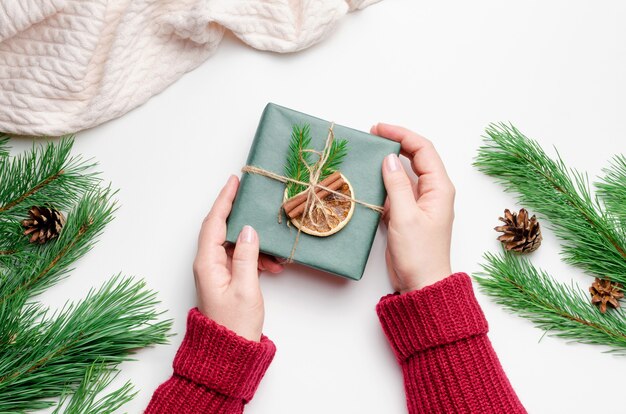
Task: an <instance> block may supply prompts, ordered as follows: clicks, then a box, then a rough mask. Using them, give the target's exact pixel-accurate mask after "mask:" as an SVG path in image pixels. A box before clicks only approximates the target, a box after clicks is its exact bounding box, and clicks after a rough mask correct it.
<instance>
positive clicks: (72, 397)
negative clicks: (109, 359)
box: [52, 363, 137, 414]
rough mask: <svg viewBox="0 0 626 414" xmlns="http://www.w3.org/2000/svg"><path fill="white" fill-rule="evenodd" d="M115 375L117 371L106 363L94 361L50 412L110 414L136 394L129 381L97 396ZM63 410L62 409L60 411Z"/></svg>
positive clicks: (56, 413) (57, 413)
mask: <svg viewBox="0 0 626 414" xmlns="http://www.w3.org/2000/svg"><path fill="white" fill-rule="evenodd" d="M116 377H117V372H115V373H114V372H113V371H112V370H110V369H107V366H106V364H103V363H94V364H92V365H91V366H90V367H89V369H87V371H86V372H85V376H84V377H83V379H82V381H81V382H80V385H79V386H78V387H77V388H76V389H75V390H68V392H67V393H65V394H64V395H63V396H62V397H61V401H60V402H59V405H58V406H57V407H56V409H55V410H54V411H53V413H52V414H61V412H63V413H65V414H90V413H99V414H111V413H114V412H115V410H117V409H119V408H120V407H122V406H123V405H124V404H126V403H127V402H129V401H130V400H132V399H133V397H134V396H135V395H136V394H137V393H136V392H134V391H133V386H132V384H131V383H130V382H126V383H125V384H124V385H123V386H122V387H121V388H118V389H117V390H115V391H113V392H111V393H109V394H107V395H106V396H104V397H101V398H97V396H98V395H100V393H102V392H104V390H105V389H106V387H108V386H109V385H110V384H111V382H112V381H113V380H114V379H115V378H116ZM61 410H63V411H61Z"/></svg>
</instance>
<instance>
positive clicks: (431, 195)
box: [371, 123, 455, 293]
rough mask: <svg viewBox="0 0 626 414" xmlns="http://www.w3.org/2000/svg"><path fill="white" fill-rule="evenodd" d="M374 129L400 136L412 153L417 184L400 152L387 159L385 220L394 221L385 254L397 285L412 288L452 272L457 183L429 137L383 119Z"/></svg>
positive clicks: (393, 137) (397, 138)
mask: <svg viewBox="0 0 626 414" xmlns="http://www.w3.org/2000/svg"><path fill="white" fill-rule="evenodd" d="M371 132H372V134H374V135H379V136H381V137H384V138H388V139H391V140H394V141H397V142H399V143H400V144H401V148H402V150H401V153H402V154H403V155H404V156H406V157H408V158H409V159H411V166H412V167H413V171H414V172H415V174H417V177H418V178H417V184H416V183H415V182H414V180H412V179H411V178H409V176H408V175H407V173H406V171H405V170H404V168H403V167H402V164H401V163H400V160H399V158H398V157H397V156H396V155H395V154H390V155H389V156H387V157H386V158H385V160H384V162H383V180H384V183H385V188H386V189H387V200H386V202H385V213H384V214H383V220H384V222H385V223H386V224H387V226H388V240H387V250H386V252H385V257H386V260H387V268H388V270H389V276H390V279H391V283H392V286H393V288H394V289H395V290H396V291H398V292H400V293H406V292H409V291H412V290H416V289H421V288H423V287H424V286H428V285H431V284H433V283H435V282H437V281H439V280H442V279H444V278H446V277H447V276H449V275H450V274H451V270H450V239H451V237H452V222H453V220H454V193H455V190H454V186H453V185H452V182H451V181H450V178H449V177H448V174H447V173H446V169H445V167H444V165H443V162H442V161H441V158H439V154H437V151H435V148H434V146H433V144H432V143H431V142H430V141H428V140H427V139H426V138H424V137H422V136H420V135H418V134H416V133H414V132H411V131H409V130H407V129H405V128H402V127H398V126H394V125H388V124H382V123H380V124H377V125H374V126H373V127H372V129H371Z"/></svg>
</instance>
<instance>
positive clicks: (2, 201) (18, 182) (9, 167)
mask: <svg viewBox="0 0 626 414" xmlns="http://www.w3.org/2000/svg"><path fill="white" fill-rule="evenodd" d="M73 143H74V138H73V136H68V137H65V138H63V139H62V140H61V142H60V143H52V142H49V143H47V144H43V145H35V144H33V147H32V149H31V150H30V151H27V152H26V153H24V154H21V155H18V156H15V157H11V158H7V159H6V161H3V163H2V168H0V183H2V184H1V185H0V220H7V219H11V218H13V219H19V218H21V217H22V216H24V214H25V212H27V211H28V208H29V207H30V206H33V205H44V204H46V203H52V202H53V203H54V207H55V208H56V209H57V210H68V209H70V208H71V207H72V205H73V204H74V203H76V202H77V201H78V200H79V199H80V197H81V195H82V194H83V193H84V192H85V191H87V190H89V189H91V188H93V186H94V185H95V184H97V183H98V181H99V179H98V177H97V174H96V173H93V172H88V170H89V169H90V168H91V167H93V166H95V163H94V162H93V161H83V160H82V159H81V158H80V157H71V156H70V151H71V149H72V145H73Z"/></svg>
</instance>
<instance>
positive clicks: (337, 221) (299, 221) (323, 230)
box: [283, 174, 356, 237]
mask: <svg viewBox="0 0 626 414" xmlns="http://www.w3.org/2000/svg"><path fill="white" fill-rule="evenodd" d="M341 178H343V180H344V184H343V186H341V187H339V188H338V189H337V190H336V191H337V192H339V193H342V194H345V195H346V196H348V197H352V198H356V197H355V196H354V189H353V188H352V184H350V181H348V179H347V178H346V177H345V176H344V175H343V174H341ZM283 199H284V200H287V189H286V188H285V194H284V197H283ZM324 205H325V207H324V208H325V209H326V216H324V213H323V212H322V211H321V208H320V207H317V208H316V209H315V210H313V212H312V214H311V215H312V218H313V220H311V218H310V217H308V216H305V217H303V216H304V214H302V215H300V216H299V217H296V218H293V219H291V222H292V223H293V225H294V226H296V228H298V229H300V230H301V231H302V232H303V233H307V234H310V235H312V236H318V237H326V236H330V235H331V234H335V233H337V232H338V231H339V230H341V229H343V228H344V227H345V226H346V224H348V222H349V221H350V219H351V218H352V214H354V205H355V203H354V201H352V200H348V199H345V198H343V197H341V196H338V195H336V194H332V193H331V194H329V195H327V196H326V197H324Z"/></svg>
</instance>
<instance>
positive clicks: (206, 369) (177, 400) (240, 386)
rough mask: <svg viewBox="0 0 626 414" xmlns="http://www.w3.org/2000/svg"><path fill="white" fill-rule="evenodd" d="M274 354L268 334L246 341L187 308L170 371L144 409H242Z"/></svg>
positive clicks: (218, 412)
mask: <svg viewBox="0 0 626 414" xmlns="http://www.w3.org/2000/svg"><path fill="white" fill-rule="evenodd" d="M275 352H276V347H275V346H274V343H273V342H272V341H270V340H269V339H268V338H267V337H265V336H263V337H262V338H261V341H260V342H252V341H249V340H247V339H245V338H242V337H240V336H238V335H237V334H235V333H234V332H232V331H230V330H229V329H227V328H225V327H223V326H221V325H218V324H217V323H215V322H214V321H212V320H211V319H209V318H207V317H206V316H204V315H202V314H201V313H200V312H199V311H198V309H192V310H191V311H190V312H189V315H188V317H187V333H186V334H185V338H184V339H183V342H182V344H181V345H180V348H179V349H178V352H177V354H176V358H175V359H174V364H173V366H174V374H173V375H172V377H171V378H170V379H169V380H167V381H166V382H164V383H163V384H161V386H159V388H158V389H157V390H156V391H155V392H154V395H153V396H152V400H151V401H150V404H149V405H148V408H147V409H146V411H145V413H146V414H157V413H159V414H161V413H162V414H172V413H177V414H183V413H184V414H196V413H197V414H200V413H203V414H205V413H211V414H239V413H242V412H243V407H244V405H245V404H246V403H247V402H248V401H250V399H252V396H253V395H254V393H255V391H256V389H257V387H258V385H259V382H260V381H261V379H262V378H263V375H264V374H265V371H266V370H267V368H268V367H269V365H270V363H271V362H272V359H273V358H274V353H275Z"/></svg>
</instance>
